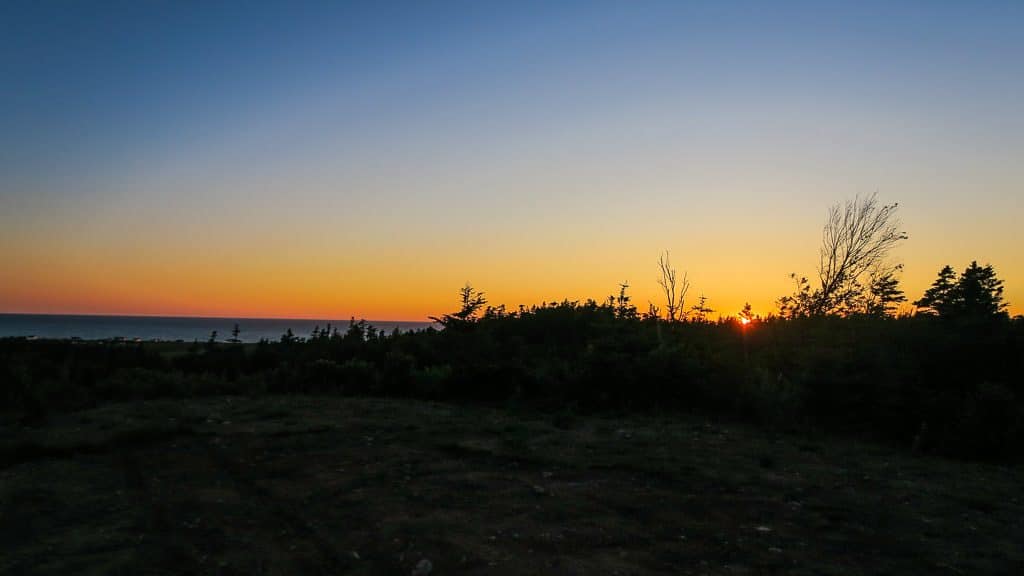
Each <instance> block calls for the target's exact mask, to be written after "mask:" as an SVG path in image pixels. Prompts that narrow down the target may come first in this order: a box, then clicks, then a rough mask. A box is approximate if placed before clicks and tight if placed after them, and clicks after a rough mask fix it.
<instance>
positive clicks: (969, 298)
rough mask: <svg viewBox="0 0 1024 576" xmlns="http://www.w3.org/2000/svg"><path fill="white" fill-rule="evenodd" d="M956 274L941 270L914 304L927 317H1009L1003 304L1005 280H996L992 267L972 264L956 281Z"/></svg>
mask: <svg viewBox="0 0 1024 576" xmlns="http://www.w3.org/2000/svg"><path fill="white" fill-rule="evenodd" d="M954 278H955V272H954V271H953V268H952V267H950V266H948V265H947V266H944V267H943V268H942V270H940V271H939V277H938V278H937V279H936V280H935V282H933V283H932V286H931V287H930V288H928V290H926V291H925V293H924V296H922V297H921V299H920V300H918V301H916V302H914V305H915V306H917V307H918V308H921V309H922V312H923V313H925V314H935V315H938V316H940V317H943V318H951V317H968V318H987V317H992V316H999V315H1001V314H1006V306H1007V305H1006V303H1005V302H1003V281H1002V280H1000V279H999V278H997V277H996V271H995V269H994V268H993V267H992V265H991V264H987V265H985V266H979V265H978V262H977V261H974V262H971V265H970V266H968V267H967V268H966V269H965V270H964V271H963V272H962V273H961V274H960V277H959V278H958V279H957V280H956V282H954V281H953V279H954Z"/></svg>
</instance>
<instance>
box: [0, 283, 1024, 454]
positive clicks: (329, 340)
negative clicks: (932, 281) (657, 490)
mask: <svg viewBox="0 0 1024 576" xmlns="http://www.w3.org/2000/svg"><path fill="white" fill-rule="evenodd" d="M1022 370H1024V322H1022V321H1021V320H1013V321H1011V320H1008V319H1006V318H995V319H992V320H988V321H980V320H977V319H972V320H970V321H967V320H964V321H951V320H949V319H943V318H932V317H913V318H902V319H891V318H868V317H851V318H845V319H841V318H799V319H794V320H777V319H771V320H767V321H759V322H754V323H752V324H750V325H749V326H747V327H746V328H741V326H740V325H739V324H737V323H735V322H732V321H721V322H718V323H700V322H671V323H669V322H665V321H660V320H654V319H651V318H641V317H638V316H637V315H636V314H635V311H629V310H624V309H623V308H622V307H621V306H619V305H617V304H615V303H614V302H609V303H607V304H597V303H595V302H586V303H582V304H581V303H574V302H563V303H560V304H548V305H543V306H539V307H534V308H529V309H520V310H519V311H516V312H506V311H504V310H502V309H490V310H488V311H487V312H486V313H485V314H484V315H483V316H482V317H481V318H480V319H479V320H472V319H466V320H464V321H460V322H457V323H453V324H452V325H451V326H449V327H448V328H446V329H444V330H440V331H438V330H426V331H423V332H416V333H402V334H391V335H383V334H381V333H379V332H377V331H375V330H373V329H372V328H371V327H369V326H368V325H366V324H365V323H353V324H352V325H351V326H350V327H349V329H348V330H347V331H346V332H344V333H340V332H337V331H330V330H324V331H318V333H317V334H315V335H314V337H312V338H309V339H305V340H302V339H298V338H294V337H291V338H283V339H282V341H281V342H261V343H259V344H253V345H241V344H231V345H223V344H219V345H201V346H192V347H184V348H182V347H179V348H178V349H175V350H169V349H168V348H167V347H165V346H163V345H160V344H152V345H149V344H147V345H125V344H103V343H90V342H78V343H70V342H45V341H39V342H27V341H24V340H10V339H9V340H2V341H0V379H2V382H0V399H2V400H3V403H4V404H3V409H2V410H3V412H4V413H6V414H8V415H20V416H21V417H26V416H27V415H35V416H34V417H37V418H38V417H39V416H40V415H44V414H45V413H46V412H49V411H59V410H70V409H76V408H82V407H86V406H91V405H94V404H97V403H100V402H104V401H109V400H130V399H138V398H155V397H188V396H198V395H206V394H225V393H230V394H264V393H270V394H343V395H352V394H358V395H366V394H371V395H394V396H412V397H420V398H429V399H434V400H447V401H471V402H491V403H506V402H514V403H516V404H520V405H530V406H535V407H540V408H544V409H550V410H552V411H554V412H566V411H588V410H609V409H610V410H633V411H659V412H671V411H686V412H696V413H700V414H709V415H720V416H726V417H732V418H738V419H742V420H747V421H752V422H756V423H761V424H765V425H774V426H784V427H786V428H791V429H792V428H800V429H809V430H820V431H827V432H834V433H841V434H847V435H853V436H857V437H863V438H869V439H875V440H882V441H886V442H890V443H895V444H898V445H902V446H906V447H908V448H910V447H915V448H917V449H920V450H924V451H929V452H936V453H942V454H948V455H953V456H958V457H967V458H983V459H989V460H999V461H1021V460H1022V457H1021V456H1022V454H1021V446H1024V425H1022V422H1024V388H1022V384H1021V376H1020V374H1021V373H1022Z"/></svg>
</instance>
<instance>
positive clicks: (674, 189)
mask: <svg viewBox="0 0 1024 576" xmlns="http://www.w3.org/2000/svg"><path fill="white" fill-rule="evenodd" d="M1022 16H1024V3H1020V2H961V3H952V2H948V3H947V2H858V3H838V2H835V3H832V2H804V3H786V2H780V3H764V2H706V3H699V2H698V3H686V2H643V3H627V2H578V3H577V2H561V3H540V2H538V3H530V2H510V3H498V2H486V3H484V2H449V3H440V2H438V3H423V2H409V3H402V2H393V3H389V2H365V3H283V2H282V3H257V2H249V3H217V2H194V3H188V2H158V1H149V2H123V3H118V2H102V3H100V2H95V3H90V2H9V3H4V4H3V6H0V79H2V85H3V86H4V89H3V90H2V91H0V202H3V205H4V207H5V210H3V211H2V213H0V226H2V227H4V228H6V230H7V231H6V232H3V233H0V242H2V243H0V253H14V252H17V251H18V247H21V246H25V245H27V244H32V245H35V246H37V248H35V249H34V251H33V252H31V253H28V252H24V251H22V252H20V254H21V255H20V256H19V257H18V258H17V261H18V263H19V264H18V266H19V267H18V269H17V270H16V272H10V274H12V275H14V274H15V273H16V274H17V276H18V277H19V278H25V279H33V278H34V279H35V280H34V281H35V282H37V283H42V284H45V283H46V282H51V283H52V282H53V278H54V277H60V275H59V274H57V273H56V272H54V273H53V274H57V276H53V275H52V274H51V275H46V274H42V273H37V272H35V270H36V269H37V268H39V266H40V265H41V264H40V263H41V262H42V261H45V262H46V263H47V266H49V267H51V268H53V267H56V268H53V269H55V270H58V271H60V270H62V271H63V272H62V274H63V275H64V276H71V277H76V276H79V275H81V270H80V269H79V268H78V266H81V265H82V264H81V262H82V261H83V259H84V260H88V259H89V258H93V257H95V258H98V259H102V260H103V261H104V262H117V263H118V264H117V265H111V266H110V269H109V273H110V274H112V275H115V276H117V277H118V278H120V281H121V282H122V283H128V284H132V283H138V284H139V285H145V286H147V287H152V286H160V285H165V284H168V283H169V280H168V278H163V282H162V283H161V282H158V281H157V280H155V279H153V278H152V276H153V275H154V274H156V275H157V276H160V274H163V275H165V276H170V275H172V273H171V272H170V271H163V272H161V271H153V270H148V271H146V270H142V269H141V268H140V267H143V268H144V266H143V264H144V262H141V260H146V259H156V260H163V261H167V262H172V261H173V262H181V261H182V256H181V251H182V250H204V247H206V246H209V245H211V244H212V245H216V246H221V247H223V254H222V255H221V256H220V259H219V260H218V262H219V263H220V269H222V270H223V271H224V272H223V273H224V274H226V275H227V276H225V278H223V281H228V280H229V279H230V278H231V270H232V264H230V263H231V262H249V263H250V264H248V265H250V266H257V265H256V264H252V261H254V260H259V262H258V264H259V269H261V270H272V269H275V266H279V267H283V268H288V267H289V266H292V265H294V261H290V260H288V259H289V258H291V257H289V256H288V255H289V254H291V255H296V254H301V256H294V258H300V259H302V258H305V259H308V260H309V268H310V269H313V268H316V267H317V266H334V264H331V263H332V262H337V268H336V269H334V268H332V274H337V275H339V276H345V277H349V276H351V275H353V274H355V273H356V272H357V271H358V270H363V269H365V268H366V266H367V265H368V264H367V263H368V262H381V261H383V262H388V261H391V262H394V263H395V266H396V267H399V268H400V267H402V266H406V265H407V262H425V263H428V264H429V265H425V266H426V268H425V269H424V270H433V271H434V272H433V273H434V274H435V276H437V281H438V285H437V286H433V285H429V286H426V287H425V288H424V290H425V291H426V293H427V294H428V295H429V296H424V298H425V300H423V302H422V303H420V304H422V306H423V307H427V306H428V303H430V305H433V302H434V299H435V298H441V294H442V292H441V291H442V286H443V285H446V284H448V283H453V285H454V286H458V285H460V284H461V283H462V281H463V280H464V279H465V278H466V277H475V276H482V277H483V278H482V279H483V280H485V281H490V282H491V283H492V284H496V285H499V286H505V287H506V288H499V289H498V291H499V293H500V292H501V291H502V290H506V292H505V297H507V298H508V299H510V300H514V299H529V298H533V297H536V296H537V295H539V294H546V293H550V292H555V291H557V290H559V287H561V289H562V290H564V291H566V292H568V293H567V294H564V295H565V296H586V295H595V296H600V295H601V294H590V292H593V291H598V290H605V288H604V286H605V284H608V285H610V286H612V287H613V286H614V282H613V280H612V279H613V278H618V277H620V276H625V277H635V278H637V279H638V283H639V280H640V279H644V282H643V283H644V284H652V282H647V280H648V279H647V278H646V276H653V275H652V274H651V273H647V274H646V275H644V274H645V272H644V270H646V269H647V268H651V266H650V264H651V262H648V261H649V260H652V259H653V258H656V255H657V253H658V252H659V251H660V250H662V249H672V250H673V251H674V252H675V253H677V254H678V257H677V259H678V260H682V261H684V262H687V263H689V264H688V267H692V268H693V269H695V270H703V272H699V273H698V274H699V275H700V276H701V277H703V280H704V282H705V284H706V286H707V287H708V291H709V292H711V293H712V294H715V293H716V292H717V293H718V294H721V295H722V296H721V297H722V298H724V299H725V300H726V301H727V303H728V306H734V305H735V302H733V301H734V300H737V299H740V298H743V297H742V296H741V295H740V293H741V292H742V291H746V292H747V293H751V294H749V295H748V296H747V297H746V299H750V300H754V301H756V302H759V303H760V304H761V306H762V307H764V306H767V305H768V303H770V301H771V300H772V299H773V298H774V297H777V296H778V294H776V293H775V292H777V291H778V290H779V289H783V288H784V286H783V285H784V283H785V275H786V273H788V272H789V271H793V270H805V269H807V267H808V266H813V262H814V256H815V250H816V246H815V242H816V239H817V231H816V230H817V229H818V228H820V224H821V219H822V218H823V215H824V211H825V209H827V207H828V205H830V204H832V203H834V202H836V201H839V200H842V199H844V198H847V197H850V196H852V195H854V194H858V193H861V194H863V193H870V192H873V191H876V190H877V191H879V193H880V196H881V197H882V198H883V199H884V200H886V201H900V202H901V203H902V204H903V205H904V206H905V212H904V217H905V220H906V221H907V225H908V226H907V227H908V231H909V232H910V234H911V242H910V243H908V245H907V248H906V251H905V253H904V254H903V255H902V257H903V258H904V260H906V263H907V265H908V272H907V274H908V276H907V284H908V291H910V290H909V288H911V287H912V288H913V289H914V290H918V289H920V288H923V285H925V284H926V283H927V282H928V281H930V279H931V277H933V276H934V273H935V272H936V271H937V269H938V266H939V265H941V264H944V263H946V262H947V261H948V262H949V263H952V264H954V265H955V266H957V267H962V266H963V265H966V263H967V261H969V259H971V258H978V259H980V260H990V261H992V263H993V264H995V265H996V267H997V270H1000V271H1004V270H1005V273H1004V274H1003V276H1004V277H1007V279H1008V280H1011V279H1014V280H1015V279H1017V278H1020V283H1024V270H1021V268H1022V265H1021V264H1020V263H1019V258H1016V257H1015V252H1013V251H1011V250H1010V249H1009V248H1008V247H1009V246H1010V245H1012V244H1013V243H1014V242H1017V241H1019V237H1018V236H1017V235H1016V234H1017V233H1016V232H1015V231H1014V226H1016V225H1017V224H1019V223H1020V222H1021V218H1020V216H1021V209H1020V208H1019V207H1018V206H1017V205H1018V203H1019V200H1020V198H1021V184H1022V182H1024V178H1022V169H1021V167H1020V164H1021V163H1020V162H1019V159H1020V158H1021V157H1024V154H1022V153H1024V137H1022V134H1024V130H1022V129H1024V105H1022V96H1024V73H1022V72H1021V65H1020V63H1021V62H1022V61H1024V34H1022V33H1021V23H1022V22H1024V18H1022ZM723 221H736V222H738V228H739V230H737V231H736V232H735V233H734V234H730V235H729V237H728V238H721V237H719V236H717V235H719V234H720V233H721V227H722V224H721V223H722V222H723ZM371 237H372V238H375V239H376V240H375V241H374V242H368V241H366V239H367V238H371ZM123 238H133V239H135V240H133V242H135V243H136V244H139V243H141V244H140V245H141V247H139V248H137V249H134V250H129V249H127V248H125V247H124V246H122V241H121V240H120V239H123ZM465 238H479V239H480V240H479V241H477V242H474V243H473V246H470V247H469V248H468V249H467V248H466V247H465V246H464V244H463V242H464V239H465ZM709 239H710V240H711V242H712V244H713V246H708V240H709ZM72 242H74V243H76V244H80V245H82V247H81V252H78V251H76V250H70V249H69V248H68V246H69V243H72ZM270 244H273V245H275V246H281V245H284V246H286V247H287V248H288V249H287V250H282V251H281V252H280V253H278V252H275V251H274V250H271V249H270V247H269V245H270ZM1018 245H1019V242H1018ZM760 250H764V251H765V252H766V253H765V254H759V251H760ZM591 251H593V252H594V253H599V254H607V255H609V256H608V258H607V260H604V259H602V258H598V257H595V256H591V255H589V254H591ZM804 252H805V253H806V254H804ZM456 253H465V254H467V255H466V256H465V257H454V256H452V255H453V254H456ZM90 255H91V256H90ZM12 258H13V257H12ZM567 258H571V259H573V260H574V261H578V262H579V263H580V264H579V265H580V266H581V268H580V269H578V270H574V271H573V273H572V274H569V273H566V274H565V275H564V276H563V275H560V274H559V273H557V272H559V271H561V270H563V269H564V268H565V267H564V266H563V265H561V264H560V262H564V261H565V260H566V259H567ZM488 259H494V260H498V261H501V262H504V263H505V264H503V265H502V266H501V267H499V266H498V265H497V264H494V263H489V261H488ZM286 260H288V261H286ZM1011 260H1012V261H1011ZM724 262H728V263H730V264H728V265H726V264H723V263H724ZM762 265H763V267H762ZM211 266H212V265H211ZM240 266H241V265H240ZM374 266H377V265H376V264H374ZM518 266H530V267H531V268H532V269H534V270H535V271H537V270H539V271H540V272H536V275H535V274H534V273H529V274H525V276H526V277H528V278H531V280H530V282H531V284H530V286H519V285H517V284H516V282H517V278H520V277H522V276H524V272H523V271H522V270H519V269H517V267H518ZM769 266H770V267H771V268H769ZM584 267H585V268H584ZM186 268H187V266H186ZM499 268H500V269H499ZM209 269H210V268H203V269H198V268H197V269H195V270H192V269H187V270H183V271H179V273H181V274H184V275H185V276H195V275H199V274H203V273H204V272H203V270H206V273H208V272H209ZM733 269H739V270H749V271H750V274H751V275H755V274H756V276H757V277H758V278H759V280H758V281H757V282H749V283H748V284H747V285H742V286H740V287H737V283H740V282H748V281H745V280H742V278H741V276H742V275H739V276H737V275H730V274H729V273H727V271H728V270H733ZM776 269H777V270H776ZM305 270H306V269H305V268H303V269H301V270H293V271H292V274H294V277H295V278H296V282H297V283H302V282H303V281H305V280H307V279H305V276H304V274H306V272H305ZM375 270H376V274H377V275H378V277H382V278H385V279H386V281H390V282H411V281H415V280H414V278H410V277H408V275H409V274H411V273H410V272H408V271H403V270H400V269H390V268H387V267H383V268H380V267H378V268H375ZM417 270H419V269H417ZM424 270H420V272H421V276H422V273H423V272H424ZM772 270H776V271H775V272H772ZM808 271H809V270H808ZM252 274H255V272H252ZM238 275H239V277H249V276H246V275H245V274H243V273H242V272H239V273H238ZM419 277H420V276H417V277H416V278H419ZM457 279H458V280H457ZM545 279H550V281H551V282H552V283H551V284H550V285H548V284H545ZM26 281H28V280H26ZM556 281H558V282H561V284H555V283H554V282H556ZM92 282H93V283H92V284H90V283H89V282H86V283H85V284H86V285H87V287H86V289H91V290H93V291H94V292H95V295H94V297H93V299H92V300H88V301H83V302H81V303H79V304H75V306H79V307H82V306H85V307H98V308H97V309H102V310H108V309H112V308H111V306H113V307H114V308H116V306H114V304H116V302H117V299H116V298H115V297H113V296H111V297H110V298H107V299H104V298H103V297H102V294H103V293H104V292H103V291H104V290H108V292H109V287H107V286H106V285H104V284H102V283H97V282H98V281H92ZM94 284H95V285H94ZM170 284H173V283H170ZM538 284H539V285H541V286H542V287H543V288H536V289H534V286H537V285H538ZM90 287H91V288H90ZM367 290H368V289H367ZM640 290H641V291H642V290H644V288H640ZM434 291H436V294H435V292H434ZM157 292H159V290H157ZM492 292H493V288H492ZM584 293H586V294H584ZM1018 293H1019V292H1018ZM1011 294H1013V291H1012V290H1011ZM552 295H553V296H562V295H563V294H560V293H555V294H552ZM911 295H912V296H915V294H914V293H913V292H911ZM214 296H215V295H212V294H205V293H202V292H197V293H196V294H195V299H196V300H202V299H203V298H206V299H207V300H209V301H211V302H214V301H216V298H214ZM295 297H296V298H299V295H296V296H295ZM54 298H56V300H54V302H57V301H60V302H64V300H61V299H60V298H57V297H54ZM154 298H156V300H154V302H156V303H153V304H152V307H154V309H158V308H159V307H160V306H159V304H158V301H159V297H158V296H154ZM211 298H212V300H211ZM280 298H281V299H286V297H285V296H284V295H282V296H280ZM339 298H341V301H339V302H331V303H326V302H325V303H322V304H323V305H324V306H329V307H332V309H339V310H341V309H342V308H344V307H345V306H348V307H349V308H352V310H349V309H348V308H344V310H345V311H346V312H351V313H359V312H360V311H361V310H363V309H371V310H377V309H378V308H379V304H380V303H379V302H376V301H374V300H373V299H372V298H369V297H368V296H366V295H365V294H364V292H363V291H359V290H354V291H353V292H352V294H346V295H344V296H343V297H341V296H339ZM249 300H251V301H252V302H253V306H256V307H257V308H258V307H259V306H260V304H259V302H260V299H259V297H258V295H257V294H252V295H250V296H249ZM31 302H36V304H31ZM68 302H71V301H68ZM274 302H278V300H274ZM278 303H279V302H278ZM420 304H417V306H419V305H420ZM740 304H742V302H740ZM140 305H141V304H140ZM226 305H227V304H226V303H222V304H216V303H215V304H211V306H212V307H213V308H214V309H213V310H212V311H214V312H215V311H217V310H220V308H217V306H222V307H223V306H226ZM276 305H277V304H275V306H276ZM68 306H71V304H67V303H64V304H60V303H55V304H47V303H46V302H43V303H41V304H39V303H38V299H36V300H32V299H31V298H29V297H28V296H26V295H23V294H21V293H17V294H15V293H8V294H0V308H6V309H19V310H20V309H29V308H31V309H33V310H35V309H38V308H43V309H47V310H49V309H54V310H60V311H65V310H66V311H75V310H70V309H68ZM146 306H149V304H146ZM268 306H269V304H268ZM172 308H173V310H178V308H175V307H172ZM147 309H148V308H147ZM173 310H172V311H173ZM303 310H304V309H303ZM403 310H405V308H403ZM408 310H409V311H411V312H410V313H418V312H416V311H418V310H419V308H417V307H416V306H413V305H412V304H410V305H409V307H408ZM299 312H302V310H299Z"/></svg>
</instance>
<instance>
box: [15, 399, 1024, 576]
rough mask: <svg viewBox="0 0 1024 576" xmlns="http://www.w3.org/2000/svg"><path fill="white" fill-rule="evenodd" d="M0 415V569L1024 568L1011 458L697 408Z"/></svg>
mask: <svg viewBox="0 0 1024 576" xmlns="http://www.w3.org/2000/svg"><path fill="white" fill-rule="evenodd" d="M0 432H2V436H0V437H2V438H3V440H2V441H0V573H4V574H21V573H32V574H57V573H76V574H118V573H121V574H139V573H148V574H152V573H168V574H170V573H174V574H181V573H204V574H297V573H305V574H345V573H352V574H409V573H410V572H411V571H412V570H413V569H414V567H415V566H416V565H417V563H419V562H420V561H421V560H422V559H424V558H427V559H429V560H430V562H431V564H432V566H433V572H432V573H434V574H471V573H481V572H486V573H490V574H530V573H533V574H541V573H557V574H584V573H586V574H661V573H672V574H680V573H681V574H771V573H786V574H878V573H926V572H927V573H939V574H943V573H947V574H983V573H1014V572H1019V571H1020V570H1022V569H1024V551H1022V550H1021V547H1020V543H1021V542H1024V520H1022V519H1024V483H1022V480H1024V475H1022V474H1021V471H1020V469H1019V468H1012V467H998V466H991V465H980V464H965V463H961V462H952V461H945V460H937V459H931V458H923V457H914V456H912V455H909V454H906V453H901V452H894V451H891V450H888V449H886V448H882V447H878V446H872V445H863V444H856V443H850V442H843V441H832V440H829V441H821V440H817V439H808V438H805V437H794V436H766V435H765V434H764V433H763V432H759V431H755V430H753V429H747V428H743V427H736V426H732V425H720V424H711V423H707V422H704V421H700V420H693V419H685V418H642V417H629V418H600V417H585V418H563V417H555V418H552V417H549V416H545V417H541V416H536V415H522V414H515V413H510V412H503V411H496V410H489V409H481V408H465V407H455V406H449V405H443V404H433V403H426V402H415V401H396V400H364V399H339V398H311V397H305V398H302V397H294V398H262V399H243V398H214V399H205V400H187V401H160V402H147V403H136V404H119V405H110V406H106V407H103V408H99V409H95V410H91V411H85V412H78V413H70V414H67V415H63V416H59V417H56V418H55V419H54V420H53V421H52V422H50V423H49V424H47V425H46V426H45V427H41V428H23V427H15V426H8V427H6V428H4V429H3V430H0Z"/></svg>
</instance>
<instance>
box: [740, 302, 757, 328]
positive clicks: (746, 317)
mask: <svg viewBox="0 0 1024 576" xmlns="http://www.w3.org/2000/svg"><path fill="white" fill-rule="evenodd" d="M740 320H741V321H745V322H744V323H749V322H753V320H754V311H753V309H752V308H751V307H750V302H747V303H745V304H744V305H743V309H742V310H740Z"/></svg>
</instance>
